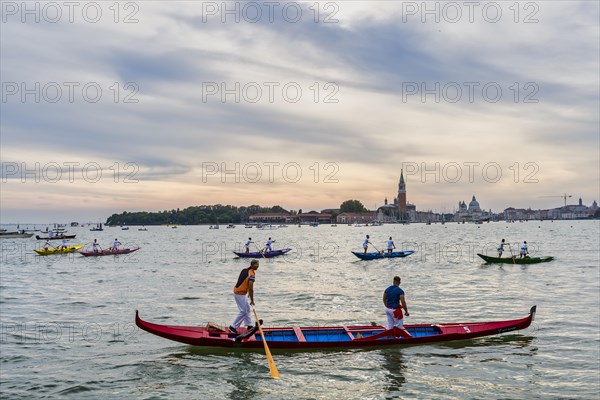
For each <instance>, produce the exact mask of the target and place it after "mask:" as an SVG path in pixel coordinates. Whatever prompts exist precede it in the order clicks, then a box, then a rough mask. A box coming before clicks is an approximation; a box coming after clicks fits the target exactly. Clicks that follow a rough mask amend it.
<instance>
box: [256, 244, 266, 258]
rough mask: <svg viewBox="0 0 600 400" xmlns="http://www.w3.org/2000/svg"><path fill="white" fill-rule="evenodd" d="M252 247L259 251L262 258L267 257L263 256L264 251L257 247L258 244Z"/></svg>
mask: <svg viewBox="0 0 600 400" xmlns="http://www.w3.org/2000/svg"><path fill="white" fill-rule="evenodd" d="M254 247H256V250H258V252H259V253H260V255H261V256H262V258H264V259H265V260H266V259H267V257H265V253H263V252H262V250H260V249H259V248H258V246H257V245H256V244H255V245H254Z"/></svg>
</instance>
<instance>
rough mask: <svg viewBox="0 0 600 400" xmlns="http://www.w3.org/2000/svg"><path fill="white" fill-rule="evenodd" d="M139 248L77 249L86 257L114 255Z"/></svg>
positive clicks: (127, 252)
mask: <svg viewBox="0 0 600 400" xmlns="http://www.w3.org/2000/svg"><path fill="white" fill-rule="evenodd" d="M139 249H141V247H125V248H122V249H117V250H111V249H105V250H98V251H94V250H79V252H78V253H79V254H82V255H84V256H86V257H97V256H114V255H117V254H129V253H133V252H134V251H137V250H139Z"/></svg>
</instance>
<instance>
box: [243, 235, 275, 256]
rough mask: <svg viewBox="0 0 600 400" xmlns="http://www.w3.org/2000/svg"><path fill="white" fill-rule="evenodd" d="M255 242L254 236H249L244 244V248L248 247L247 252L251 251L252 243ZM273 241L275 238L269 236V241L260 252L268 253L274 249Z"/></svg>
mask: <svg viewBox="0 0 600 400" xmlns="http://www.w3.org/2000/svg"><path fill="white" fill-rule="evenodd" d="M252 243H254V242H253V241H252V238H250V237H249V238H248V241H247V242H246V244H245V245H244V248H245V249H246V253H250V245H251V244H252ZM273 243H275V240H272V239H271V238H269V239H268V240H267V243H265V247H263V249H262V250H259V251H258V252H259V253H267V252H269V251H273V247H272V246H273Z"/></svg>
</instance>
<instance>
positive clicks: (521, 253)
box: [498, 239, 529, 258]
mask: <svg viewBox="0 0 600 400" xmlns="http://www.w3.org/2000/svg"><path fill="white" fill-rule="evenodd" d="M504 246H508V247H509V249H510V243H506V242H505V240H504V239H502V241H501V242H500V245H499V246H498V258H502V253H503V252H504ZM528 255H529V246H528V245H527V241H523V244H522V245H521V247H520V249H519V258H525V257H527V256H528ZM511 257H514V256H513V255H512V251H511Z"/></svg>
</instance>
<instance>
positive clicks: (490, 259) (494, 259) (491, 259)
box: [477, 253, 554, 264]
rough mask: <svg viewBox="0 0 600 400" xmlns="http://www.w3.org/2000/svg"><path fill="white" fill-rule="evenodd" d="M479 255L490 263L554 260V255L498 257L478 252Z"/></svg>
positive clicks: (527, 262) (528, 262)
mask: <svg viewBox="0 0 600 400" xmlns="http://www.w3.org/2000/svg"><path fill="white" fill-rule="evenodd" d="M477 255H478V256H479V257H481V258H482V259H483V260H484V261H485V262H486V263H488V264H538V263H543V262H549V261H552V260H554V257H525V258H518V257H517V256H514V257H505V258H498V257H490V256H486V255H483V254H479V253H477Z"/></svg>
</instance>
